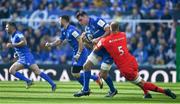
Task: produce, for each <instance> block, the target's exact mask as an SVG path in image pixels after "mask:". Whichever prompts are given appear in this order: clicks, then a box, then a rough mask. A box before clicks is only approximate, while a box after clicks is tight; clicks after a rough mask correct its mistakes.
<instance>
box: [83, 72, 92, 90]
mask: <svg viewBox="0 0 180 104" xmlns="http://www.w3.org/2000/svg"><path fill="white" fill-rule="evenodd" d="M90 77H91V71H84V87H83V91H89V79H90Z"/></svg>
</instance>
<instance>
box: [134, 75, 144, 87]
mask: <svg viewBox="0 0 180 104" xmlns="http://www.w3.org/2000/svg"><path fill="white" fill-rule="evenodd" d="M131 82H132V83H133V84H137V85H140V86H142V85H143V83H144V80H143V79H142V77H141V76H140V75H138V76H137V77H136V78H135V79H134V80H132V81H131Z"/></svg>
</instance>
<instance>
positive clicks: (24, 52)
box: [11, 31, 35, 67]
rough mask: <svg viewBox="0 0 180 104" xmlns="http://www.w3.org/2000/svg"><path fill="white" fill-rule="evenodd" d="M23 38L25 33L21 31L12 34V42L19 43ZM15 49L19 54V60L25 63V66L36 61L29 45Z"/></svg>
mask: <svg viewBox="0 0 180 104" xmlns="http://www.w3.org/2000/svg"><path fill="white" fill-rule="evenodd" d="M22 38H24V35H23V34H22V33H21V32H19V31H16V32H14V33H13V34H12V36H11V42H12V44H15V43H19V42H20V41H21V39H22ZM14 50H15V52H16V53H17V54H18V57H19V58H18V62H19V63H21V64H23V65H24V66H25V67H29V66H31V65H32V64H34V63H35V61H34V57H33V55H32V54H31V52H30V50H29V48H28V46H27V45H25V46H21V47H14Z"/></svg>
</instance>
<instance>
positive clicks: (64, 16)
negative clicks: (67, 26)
mask: <svg viewBox="0 0 180 104" xmlns="http://www.w3.org/2000/svg"><path fill="white" fill-rule="evenodd" d="M61 19H64V20H66V21H67V22H69V21H70V18H69V16H68V15H63V16H61Z"/></svg>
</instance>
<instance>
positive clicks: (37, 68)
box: [29, 64, 41, 75]
mask: <svg viewBox="0 0 180 104" xmlns="http://www.w3.org/2000/svg"><path fill="white" fill-rule="evenodd" d="M29 68H30V69H31V70H32V71H33V72H34V73H35V74H36V75H39V74H40V73H41V71H40V69H39V67H38V65H37V64H32V65H31V66H30V67H29Z"/></svg>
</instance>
